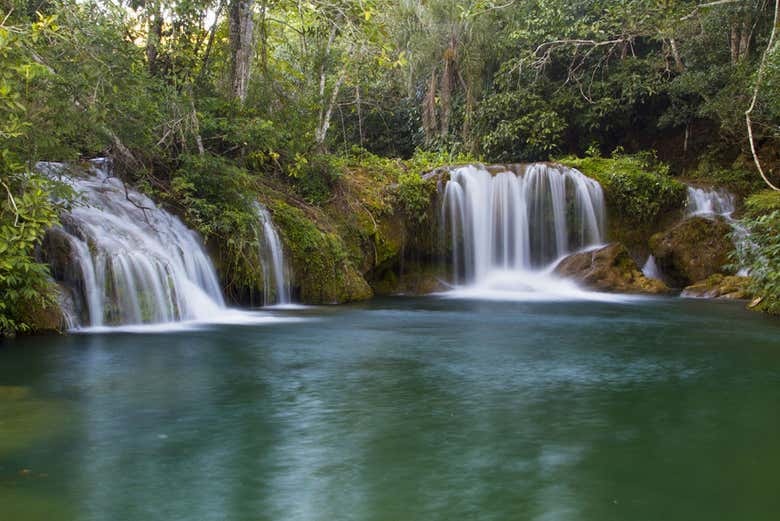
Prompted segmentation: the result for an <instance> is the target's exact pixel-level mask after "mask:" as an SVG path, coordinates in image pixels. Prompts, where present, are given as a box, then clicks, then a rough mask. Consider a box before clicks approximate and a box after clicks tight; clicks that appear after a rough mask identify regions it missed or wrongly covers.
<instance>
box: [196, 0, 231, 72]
mask: <svg viewBox="0 0 780 521" xmlns="http://www.w3.org/2000/svg"><path fill="white" fill-rule="evenodd" d="M224 6H225V0H222V1H220V2H219V6H217V12H216V13H215V15H214V23H213V24H211V29H209V39H208V42H206V50H205V51H204V52H203V61H202V63H201V66H200V73H198V81H201V80H203V78H205V77H206V72H207V71H208V65H209V59H210V58H211V49H212V48H213V47H214V37H215V36H216V34H217V25H218V24H219V15H220V14H222V8H223V7H224Z"/></svg>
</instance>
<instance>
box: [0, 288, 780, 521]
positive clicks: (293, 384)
mask: <svg viewBox="0 0 780 521" xmlns="http://www.w3.org/2000/svg"><path fill="white" fill-rule="evenodd" d="M286 313H288V314H289V315H290V316H297V317H303V318H307V319H309V320H305V321H300V322H289V323H288V322H278V323H270V324H267V325H258V326H242V327H235V326H226V325H221V326H213V327H212V328H211V329H200V330H193V331H183V332H181V333H176V334H112V335H99V334H95V335H76V336H71V337H64V338H59V337H54V338H48V337H37V338H33V339H22V340H17V341H14V342H11V343H9V344H8V345H3V346H2V347H0V385H3V386H22V387H24V388H25V389H27V390H26V391H24V392H22V396H21V397H20V396H16V395H15V394H14V393H15V392H9V393H5V394H4V393H2V392H0V412H3V416H1V417H0V440H2V439H4V438H5V437H6V436H7V435H8V433H9V432H11V431H10V430H9V423H8V422H7V421H5V420H6V417H7V415H8V411H10V410H12V409H11V408H12V407H15V408H16V409H14V410H19V403H24V407H22V408H21V409H22V410H23V411H26V412H27V413H28V414H31V415H33V416H36V415H37V417H42V418H46V419H48V418H51V421H29V422H27V423H25V424H24V427H23V429H22V431H23V433H26V434H28V436H27V437H26V438H25V439H26V441H25V443H21V444H18V443H17V444H14V445H13V446H9V448H8V450H5V451H0V505H13V509H9V510H6V511H7V512H12V513H13V516H12V518H13V519H15V520H20V521H28V520H38V519H42V518H45V519H51V520H54V521H59V520H79V521H81V520H88V521H91V520H105V519H110V520H133V521H135V520H139V521H140V520H144V521H145V520H148V519H165V520H179V519H180V520H222V519H230V520H258V519H260V520H266V519H267V520H285V521H287V520H335V519H339V520H340V519H354V520H399V519H404V520H431V519H433V520H439V519H440V520H451V519H487V520H506V519H529V520H568V519H577V520H609V519H615V520H618V519H620V520H624V519H631V520H642V519H647V520H655V519H665V520H676V519H679V520H686V521H689V520H695V519H733V520H746V519H750V520H763V519H767V520H768V519H775V517H776V512H777V511H778V508H780V499H778V495H777V494H776V479H775V474H776V469H777V468H778V466H780V442H778V441H777V433H778V432H780V413H778V412H777V404H778V403H780V349H778V348H780V342H779V341H778V339H779V338H780V336H778V334H779V333H780V324H778V323H777V322H773V321H771V320H768V319H766V318H764V317H762V316H760V315H757V314H749V313H745V312H743V311H741V310H740V309H739V307H737V306H734V305H723V304H720V303H710V302H696V301H694V302H689V301H680V300H663V299H660V300H643V301H638V302H636V303H632V302H623V303H620V304H612V303H597V302H570V303H560V302H557V303H556V302H553V303H512V302H474V301H461V300H451V299H390V300H383V301H376V302H373V303H369V304H363V305H356V306H351V307H339V308H308V309H302V310H295V311H288V312H286ZM313 318H316V319H317V320H311V319H313ZM3 388H6V387H3ZM20 392H21V391H20ZM12 403H16V405H9V404H12ZM55 411H56V414H55ZM17 432H18V427H17ZM16 438H19V436H16ZM1 443H2V442H0V444H1ZM1 446H3V445H0V447H1ZM24 469H29V470H30V473H32V474H38V475H42V474H45V475H46V477H45V478H43V477H39V478H35V479H32V478H31V477H30V476H29V475H23V474H20V472H22V471H23V470H24ZM28 478H29V479H28ZM3 508H9V507H5V506H4V507H3ZM41 512H45V515H42V514H41Z"/></svg>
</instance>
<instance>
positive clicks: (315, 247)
mask: <svg viewBox="0 0 780 521" xmlns="http://www.w3.org/2000/svg"><path fill="white" fill-rule="evenodd" d="M268 206H269V209H270V211H271V213H272V214H273V218H274V222H275V223H276V225H277V227H278V228H279V231H280V234H281V236H282V240H283V241H284V244H285V247H286V249H287V250H288V252H289V253H290V257H291V263H292V266H293V273H294V274H295V281H294V285H295V286H296V287H297V288H298V289H299V293H300V295H299V297H300V300H301V301H302V302H305V303H312V304H321V303H339V302H349V301H353V300H362V299H366V298H370V297H371V295H372V292H371V288H370V287H369V286H368V284H367V283H366V281H365V280H364V279H363V277H362V276H361V275H360V273H359V272H358V271H357V269H355V266H354V265H353V264H352V262H351V260H350V258H349V254H348V252H347V248H346V246H345V244H344V241H343V240H342V239H341V237H340V236H339V235H338V234H336V233H334V232H332V231H323V230H320V229H319V228H318V227H317V225H316V224H315V222H314V220H312V219H311V218H309V217H308V216H307V215H306V213H304V212H303V210H301V209H300V208H296V207H294V206H291V205H289V204H287V203H286V202H283V201H280V200H271V201H269V204H268Z"/></svg>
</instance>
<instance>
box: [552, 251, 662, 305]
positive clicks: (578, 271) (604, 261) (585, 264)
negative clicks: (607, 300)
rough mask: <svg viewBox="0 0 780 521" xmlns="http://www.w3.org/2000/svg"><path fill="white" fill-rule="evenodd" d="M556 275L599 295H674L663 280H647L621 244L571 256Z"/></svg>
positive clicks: (558, 269) (561, 263) (558, 267)
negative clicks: (600, 293) (606, 293)
mask: <svg viewBox="0 0 780 521" xmlns="http://www.w3.org/2000/svg"><path fill="white" fill-rule="evenodd" d="M555 273H556V274H558V275H560V276H562V277H567V278H572V279H574V280H576V281H577V282H579V283H581V284H582V285H584V286H586V287H587V288H589V289H593V290H596V291H605V292H614V293H646V294H651V295H658V294H667V293H671V290H670V289H669V288H668V287H667V286H666V285H665V284H664V283H663V282H661V281H660V280H656V279H651V278H648V277H645V276H644V275H643V274H642V272H641V271H640V270H639V267H638V266H637V264H636V262H634V259H632V258H631V255H629V253H628V250H627V249H626V247H625V246H623V245H622V244H619V243H613V244H608V245H607V246H604V247H603V248H599V249H596V250H590V251H585V252H579V253H574V254H572V255H569V256H568V257H566V258H565V259H563V260H562V261H561V262H560V263H559V264H558V265H557V266H556V267H555Z"/></svg>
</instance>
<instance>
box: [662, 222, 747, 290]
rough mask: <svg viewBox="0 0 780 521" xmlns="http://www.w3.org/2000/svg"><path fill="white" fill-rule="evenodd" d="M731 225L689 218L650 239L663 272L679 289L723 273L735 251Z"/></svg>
mask: <svg viewBox="0 0 780 521" xmlns="http://www.w3.org/2000/svg"><path fill="white" fill-rule="evenodd" d="M730 234H731V226H730V225H729V224H728V223H726V222H724V221H723V220H721V219H718V220H710V219H705V218H703V217H694V218H691V219H686V220H685V221H683V222H681V223H679V224H677V225H676V226H674V227H673V228H671V229H669V230H667V231H665V232H661V233H657V234H655V235H653V236H652V237H651V238H650V248H651V250H652V252H653V255H654V256H655V260H656V262H657V263H658V267H659V268H660V269H661V271H662V272H663V273H664V274H666V275H668V276H669V277H670V278H671V279H672V281H673V282H674V283H676V284H678V287H683V286H687V285H689V284H692V283H694V282H698V281H701V280H704V279H706V278H707V277H709V276H711V275H713V274H715V273H719V272H720V273H722V272H723V270H725V269H726V267H727V266H728V262H729V255H730V253H731V252H732V251H733V250H734V243H733V242H732V241H731V240H730V238H729V237H730Z"/></svg>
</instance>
